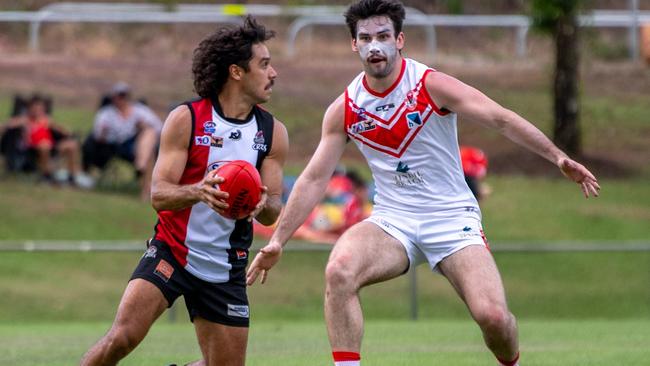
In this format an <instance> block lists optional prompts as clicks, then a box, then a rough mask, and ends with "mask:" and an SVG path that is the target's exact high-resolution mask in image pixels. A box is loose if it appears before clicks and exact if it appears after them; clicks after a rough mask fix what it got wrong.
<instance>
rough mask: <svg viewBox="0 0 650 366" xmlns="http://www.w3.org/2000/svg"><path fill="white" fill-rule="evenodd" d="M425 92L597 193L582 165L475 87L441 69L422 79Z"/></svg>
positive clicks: (593, 179) (586, 191) (584, 189)
mask: <svg viewBox="0 0 650 366" xmlns="http://www.w3.org/2000/svg"><path fill="white" fill-rule="evenodd" d="M426 87H427V91H428V92H429V94H430V95H431V97H432V98H433V99H434V101H435V102H436V103H437V104H438V107H440V108H445V109H448V110H450V111H452V112H455V113H457V114H458V116H459V117H461V118H463V119H466V120H470V121H475V122H478V123H480V124H482V125H484V126H487V127H491V128H495V129H497V130H498V131H499V132H500V133H501V134H503V135H504V136H506V137H507V138H509V139H510V140H512V141H514V142H516V143H517V144H519V145H521V146H523V147H525V148H527V149H529V150H531V151H533V152H535V153H537V154H539V155H540V156H542V157H544V158H545V159H547V160H549V161H550V162H552V163H553V164H555V165H557V166H558V168H560V170H561V171H562V173H563V174H564V175H565V176H566V177H567V178H569V179H571V180H572V181H574V182H576V183H577V184H579V185H580V187H581V189H582V192H583V193H584V195H585V197H587V198H588V197H589V196H590V195H593V196H595V197H597V196H598V194H599V191H600V186H599V185H598V181H597V179H596V177H595V176H594V175H593V174H592V173H591V172H590V171H589V170H587V168H585V167H584V166H583V165H582V164H580V163H578V162H576V161H574V160H572V159H570V158H569V157H568V156H567V155H566V154H565V153H564V152H563V151H562V150H560V149H559V148H558V147H557V146H555V145H554V144H553V142H551V140H549V138H548V137H546V135H544V133H542V131H540V130H539V129H538V128H537V127H535V126H534V125H533V124H532V123H530V122H529V121H527V120H526V119H524V118H523V117H521V116H519V115H518V114H517V113H515V112H513V111H511V110H508V109H506V108H504V107H502V106H501V105H499V104H498V103H496V102H495V101H493V100H492V99H490V98H488V97H487V96H486V95H485V94H483V93H481V92H480V91H478V90H477V89H475V88H473V87H471V86H469V85H467V84H464V83H462V82H461V81H459V80H457V79H455V78H453V77H451V76H449V75H446V74H444V73H441V72H432V73H430V74H429V75H428V77H427V80H426Z"/></svg>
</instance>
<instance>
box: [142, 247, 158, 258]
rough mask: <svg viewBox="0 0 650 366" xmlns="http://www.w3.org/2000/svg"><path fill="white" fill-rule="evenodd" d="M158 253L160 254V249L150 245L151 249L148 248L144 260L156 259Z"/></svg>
mask: <svg viewBox="0 0 650 366" xmlns="http://www.w3.org/2000/svg"><path fill="white" fill-rule="evenodd" d="M157 252H158V248H156V247H154V246H153V245H150V246H149V248H147V250H145V251H144V254H143V255H142V258H156V253H157Z"/></svg>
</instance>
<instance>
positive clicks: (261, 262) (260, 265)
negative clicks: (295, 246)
mask: <svg viewBox="0 0 650 366" xmlns="http://www.w3.org/2000/svg"><path fill="white" fill-rule="evenodd" d="M281 256H282V244H280V243H278V242H273V241H271V242H270V243H269V244H267V245H266V246H265V247H264V248H262V249H260V252H259V253H257V255H256V256H255V259H253V263H251V265H250V267H248V271H246V285H248V286H251V285H252V284H254V283H255V281H256V280H257V277H259V275H260V274H261V275H262V280H261V282H262V284H264V283H265V282H266V277H267V276H268V275H269V270H271V267H273V266H274V265H275V264H276V263H278V261H279V260H280V257H281Z"/></svg>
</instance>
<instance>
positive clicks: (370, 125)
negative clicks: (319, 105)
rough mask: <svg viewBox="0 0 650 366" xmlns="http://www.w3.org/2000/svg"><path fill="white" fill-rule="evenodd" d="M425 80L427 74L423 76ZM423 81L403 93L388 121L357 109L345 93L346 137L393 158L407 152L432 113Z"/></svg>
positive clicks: (434, 108)
mask: <svg viewBox="0 0 650 366" xmlns="http://www.w3.org/2000/svg"><path fill="white" fill-rule="evenodd" d="M425 76H426V74H425ZM424 79H425V77H423V78H422V79H421V80H420V82H418V84H417V85H416V87H415V88H414V89H413V90H411V91H409V92H408V93H406V96H404V98H403V100H402V101H401V104H400V105H399V107H397V108H395V107H393V108H394V109H395V112H394V113H392V114H391V115H390V118H388V119H387V120H386V119H384V118H381V117H380V116H378V115H376V114H374V113H372V112H369V111H367V110H365V109H364V108H362V107H360V106H358V105H356V104H355V103H354V101H353V100H352V99H351V98H350V97H349V95H348V93H347V92H346V95H345V98H346V104H345V129H346V132H347V134H348V135H349V136H350V137H351V138H353V139H355V140H358V141H359V142H361V143H363V144H364V145H367V146H369V147H371V148H373V149H376V150H379V151H381V152H384V153H386V154H390V155H392V156H395V157H400V156H402V154H403V153H404V151H406V149H407V148H408V146H409V145H410V143H411V142H412V141H413V139H414V138H415V136H417V134H418V132H419V131H420V130H421V129H422V127H424V125H425V124H426V123H427V121H428V120H429V117H430V116H431V113H433V112H434V111H436V112H438V113H440V111H439V110H438V109H437V108H436V107H435V104H433V103H431V99H430V98H429V96H428V93H427V92H426V91H425V90H422V87H423V85H424Z"/></svg>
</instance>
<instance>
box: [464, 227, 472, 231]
mask: <svg viewBox="0 0 650 366" xmlns="http://www.w3.org/2000/svg"><path fill="white" fill-rule="evenodd" d="M463 231H472V228H471V227H469V226H465V227H464V228H463Z"/></svg>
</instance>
